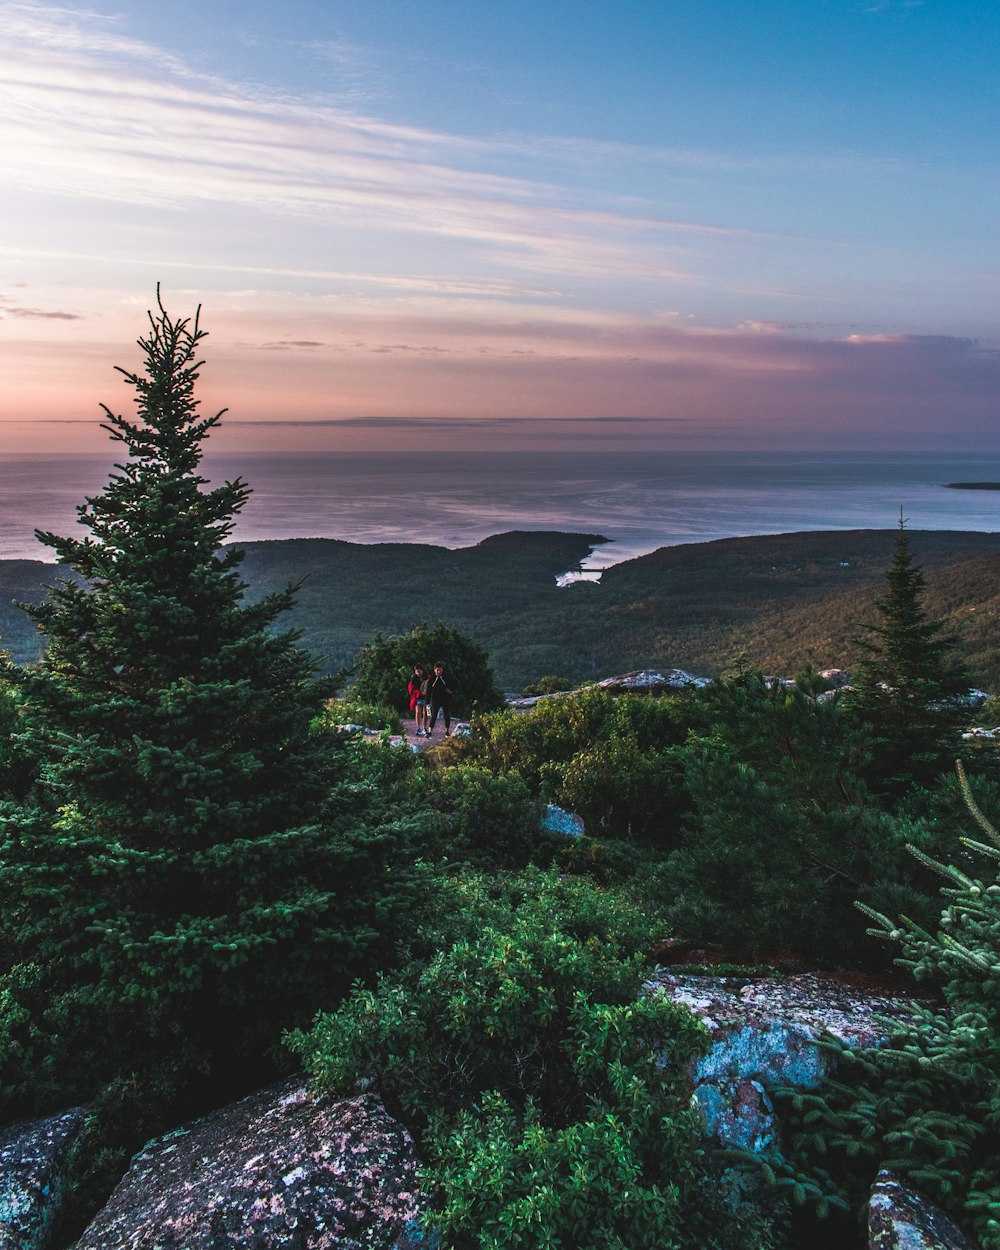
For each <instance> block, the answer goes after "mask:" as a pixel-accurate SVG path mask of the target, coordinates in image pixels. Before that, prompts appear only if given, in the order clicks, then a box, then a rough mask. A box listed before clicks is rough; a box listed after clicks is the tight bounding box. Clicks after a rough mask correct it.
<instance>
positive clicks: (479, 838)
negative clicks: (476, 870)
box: [424, 764, 556, 868]
mask: <svg viewBox="0 0 1000 1250" xmlns="http://www.w3.org/2000/svg"><path fill="white" fill-rule="evenodd" d="M424 797H425V798H426V800H427V802H428V803H429V804H430V806H431V808H432V809H433V810H435V811H437V812H438V814H439V817H440V821H439V828H440V850H441V852H442V853H443V854H444V855H445V856H446V858H447V859H449V860H451V861H457V860H462V861H466V862H468V863H472V864H476V865H480V866H483V867H495V868H522V867H523V866H524V865H525V864H527V863H529V862H531V861H532V860H538V861H539V862H547V861H548V860H550V859H551V858H552V856H553V855H554V853H555V850H556V847H555V846H554V845H553V843H552V841H551V839H549V838H547V837H546V836H545V835H544V834H543V833H542V832H541V829H540V821H541V805H540V804H539V803H538V801H537V800H536V799H533V798H532V796H531V791H530V790H529V789H528V787H527V785H526V784H525V782H524V781H523V780H522V779H521V778H520V777H518V776H517V775H516V774H514V773H508V774H501V775H500V776H495V775H494V774H493V773H491V772H488V771H487V770H486V769H485V768H480V767H478V766H476V765H475V764H457V765H455V766H454V767H451V768H438V769H435V770H433V771H428V772H427V774H426V780H425V789H424Z"/></svg>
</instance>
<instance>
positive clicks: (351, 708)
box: [320, 699, 403, 734]
mask: <svg viewBox="0 0 1000 1250" xmlns="http://www.w3.org/2000/svg"><path fill="white" fill-rule="evenodd" d="M320 725H321V727H322V728H325V729H336V728H337V727H338V726H340V725H361V726H362V727H363V728H365V729H388V731H389V732H390V733H394V734H398V733H400V732H401V731H402V728H403V725H402V721H401V719H400V715H399V712H397V711H396V709H395V708H392V707H389V705H388V704H387V703H365V702H362V701H360V700H357V699H330V700H329V701H328V702H327V704H326V707H325V709H324V712H323V715H322V717H321V718H320Z"/></svg>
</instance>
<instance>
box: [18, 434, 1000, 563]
mask: <svg viewBox="0 0 1000 1250" xmlns="http://www.w3.org/2000/svg"><path fill="white" fill-rule="evenodd" d="M111 466H112V456H111V455H109V456H107V457H103V456H60V455H48V456H39V457H33V456H29V455H20V456H4V457H0V469H2V478H0V558H5V559H6V558H22V557H26V558H30V559H49V558H50V552H49V550H48V549H47V548H45V547H42V546H41V545H40V544H39V543H38V542H37V541H36V539H35V538H34V535H33V531H34V529H35V528H39V529H48V530H54V531H55V532H57V533H64V534H65V533H72V532H73V527H74V525H75V509H76V506H77V505H78V504H79V503H81V502H82V501H83V499H84V497H85V496H86V495H88V494H94V493H97V492H98V491H100V490H101V488H102V487H103V485H104V483H105V482H106V481H107V479H108V475H109V472H110V471H111ZM205 473H206V476H208V477H209V478H211V479H212V480H213V481H221V480H223V479H226V478H231V477H235V476H237V475H239V476H242V477H244V478H245V479H246V480H247V481H248V482H249V483H250V485H251V486H252V487H253V490H254V493H253V495H252V496H251V499H250V502H249V503H248V505H247V507H246V509H245V510H244V512H243V513H242V515H241V517H240V519H239V521H238V523H237V528H236V537H237V538H241V539H243V540H245V541H251V540H256V539H267V538H272V539H273V538H341V539H346V540H348V541H350V542H360V543H376V542H422V543H433V544H436V545H441V546H447V547H461V546H467V545H470V544H473V543H476V542H478V541H480V539H482V538H485V537H487V536H488V535H490V534H497V533H502V532H503V531H505V530H512V529H532V530H539V529H546V530H570V531H578V532H585V533H593V534H602V535H604V536H605V537H606V538H607V539H609V540H610V541H609V542H608V543H607V544H606V545H603V546H601V547H598V548H597V549H596V550H595V551H594V552H593V554H592V555H591V557H590V558H589V560H588V561H587V564H586V567H587V568H588V569H589V570H591V575H594V574H596V573H598V572H599V571H600V570H601V569H602V568H606V567H608V566H609V565H611V564H614V563H617V562H619V561H621V560H625V559H630V558H631V557H633V556H637V555H642V554H644V553H646V552H649V551H653V550H655V549H656V548H657V547H662V546H667V545H673V544H676V543H688V542H703V541H707V540H709V539H714V538H729V537H735V536H739V535H747V534H776V533H786V532H791V531H795V530H828V529H867V528H876V529H887V528H891V527H893V526H894V525H895V524H896V522H897V520H898V517H899V510H900V508H901V507H902V509H903V512H904V516H905V517H906V518H907V520H908V524H909V526H910V528H911V529H915V530H920V529H955V530H986V531H994V530H1000V491H969V490H949V489H947V487H946V486H945V483H947V482H954V481H1000V454H998V455H997V456H995V457H979V458H974V457H970V456H967V455H966V456H944V455H942V456H928V455H913V456H897V455H893V456H890V455H885V456H872V455H870V454H866V455H863V456H850V455H830V454H820V453H815V454H808V455H766V456H765V455H760V456H753V455H745V454H739V455H736V454H731V453H700V454H694V453H689V454H683V455H670V454H664V453H657V454H644V455H638V454H634V453H616V454H604V453H590V452H580V453H568V454H560V453H543V454H538V453H534V452H533V453H531V454H530V455H529V454H518V453H489V454H486V453H466V452H448V453H440V454H439V453H418V454H405V455H404V454H375V453H362V452H354V453H318V454H313V455H302V454H293V453H287V454H270V453H255V454H245V455H242V456H239V457H235V456H225V457H221V456H220V457H215V458H212V457H208V458H206V461H205ZM81 532H82V531H81Z"/></svg>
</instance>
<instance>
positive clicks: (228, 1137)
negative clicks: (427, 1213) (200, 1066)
mask: <svg viewBox="0 0 1000 1250" xmlns="http://www.w3.org/2000/svg"><path fill="white" fill-rule="evenodd" d="M420 1208H421V1199H420V1194H419V1191H418V1187H417V1163H416V1156H415V1154H414V1149H413V1143H412V1141H411V1139H410V1137H409V1134H408V1133H407V1132H406V1130H405V1129H404V1128H403V1127H402V1126H401V1125H400V1124H398V1123H397V1122H396V1121H395V1120H393V1119H391V1118H390V1117H389V1116H388V1115H387V1114H386V1112H385V1110H384V1109H383V1108H382V1106H381V1103H380V1102H379V1100H378V1099H377V1098H376V1097H375V1096H374V1095H371V1094H365V1095H362V1096H361V1097H358V1098H350V1099H344V1100H340V1101H337V1100H330V1099H326V1098H322V1097H314V1096H313V1095H312V1094H311V1093H310V1092H309V1089H308V1087H307V1085H306V1084H305V1082H304V1081H303V1080H298V1081H293V1082H289V1083H288V1084H286V1085H283V1086H280V1087H278V1088H276V1089H270V1090H264V1091H261V1092H259V1093H256V1094H253V1095H251V1096H250V1097H249V1098H245V1099H243V1100H242V1101H240V1102H237V1103H234V1104H232V1106H230V1107H225V1108H223V1109H222V1110H220V1111H218V1112H214V1113H213V1114H211V1115H208V1116H205V1117H204V1118H202V1119H200V1120H196V1121H194V1122H193V1123H191V1124H190V1125H187V1126H186V1127H184V1128H181V1129H178V1130H176V1131H175V1132H172V1133H168V1134H167V1135H166V1136H164V1137H159V1138H156V1139H154V1140H153V1141H151V1142H150V1143H149V1144H148V1145H147V1146H145V1147H144V1148H143V1150H141V1151H140V1152H139V1154H137V1155H136V1156H135V1158H134V1159H133V1161H132V1164H131V1166H130V1167H129V1170H128V1172H127V1174H126V1175H125V1177H124V1179H123V1180H122V1182H121V1184H120V1185H119V1186H118V1188H117V1189H116V1190H115V1191H114V1193H113V1194H112V1196H111V1198H110V1200H109V1201H108V1203H107V1205H106V1206H105V1208H104V1209H103V1210H102V1211H101V1212H100V1214H99V1215H98V1216H97V1218H96V1219H95V1220H94V1222H93V1223H92V1224H91V1225H90V1227H89V1228H88V1229H87V1231H86V1232H85V1233H84V1235H83V1237H82V1238H81V1239H80V1241H79V1242H77V1245H76V1250H409V1248H410V1247H417V1246H421V1245H425V1244H426V1242H425V1241H424V1239H423V1238H422V1236H421V1233H420V1231H419V1228H418V1227H417V1225H416V1217H417V1215H418V1213H419V1211H420Z"/></svg>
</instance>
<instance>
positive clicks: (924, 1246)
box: [868, 1171, 976, 1250]
mask: <svg viewBox="0 0 1000 1250" xmlns="http://www.w3.org/2000/svg"><path fill="white" fill-rule="evenodd" d="M868 1246H869V1250H976V1246H975V1243H973V1242H972V1241H970V1240H969V1238H968V1237H966V1235H965V1234H964V1233H963V1232H962V1230H961V1229H960V1228H959V1227H958V1225H957V1224H955V1222H954V1221H953V1220H952V1219H951V1218H950V1217H949V1216H947V1215H945V1213H944V1212H943V1211H942V1210H940V1209H939V1208H938V1207H936V1206H935V1205H934V1203H932V1202H930V1201H929V1200H928V1199H927V1198H925V1197H924V1196H923V1195H922V1194H920V1193H918V1192H917V1191H916V1190H915V1189H911V1188H910V1187H909V1186H908V1185H906V1184H905V1183H904V1182H903V1181H901V1180H900V1179H899V1177H897V1176H894V1175H893V1173H892V1172H888V1171H882V1172H879V1174H878V1177H877V1179H876V1181H875V1187H874V1188H873V1190H872V1196H871V1201H870V1202H869V1204H868Z"/></svg>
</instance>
